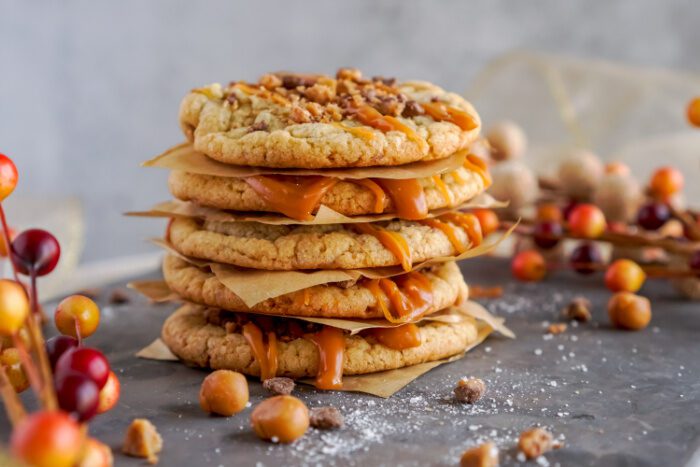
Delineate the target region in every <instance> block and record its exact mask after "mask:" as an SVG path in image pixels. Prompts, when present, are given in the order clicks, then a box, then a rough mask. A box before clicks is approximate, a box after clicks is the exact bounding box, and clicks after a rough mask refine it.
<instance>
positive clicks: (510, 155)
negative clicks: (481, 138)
mask: <svg viewBox="0 0 700 467" xmlns="http://www.w3.org/2000/svg"><path fill="white" fill-rule="evenodd" d="M486 139H487V140H488V142H489V145H490V146H491V157H492V158H493V159H494V160H497V161H504V160H509V159H516V158H518V157H521V156H522V155H523V154H524V153H525V150H526V148H527V137H526V136H525V132H524V131H523V129H522V128H520V126H519V125H517V124H516V123H515V122H511V121H502V122H498V123H496V124H495V125H494V126H492V127H491V128H490V129H489V131H488V132H487V133H486Z"/></svg>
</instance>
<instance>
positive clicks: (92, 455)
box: [75, 438, 114, 467]
mask: <svg viewBox="0 0 700 467" xmlns="http://www.w3.org/2000/svg"><path fill="white" fill-rule="evenodd" d="M113 463H114V458H113V457H112V449H111V448H110V447H109V446H107V445H106V444H104V443H103V442H101V441H98V440H96V439H95V438H88V439H87V440H85V446H84V448H83V452H82V454H81V455H80V460H79V461H78V463H77V464H76V465H75V467H112V465H113Z"/></svg>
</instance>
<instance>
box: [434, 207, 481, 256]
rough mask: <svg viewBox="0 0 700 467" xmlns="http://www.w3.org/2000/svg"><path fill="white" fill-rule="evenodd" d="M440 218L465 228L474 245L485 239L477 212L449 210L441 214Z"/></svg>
mask: <svg viewBox="0 0 700 467" xmlns="http://www.w3.org/2000/svg"><path fill="white" fill-rule="evenodd" d="M440 219H443V220H445V221H447V222H451V223H453V224H456V225H458V226H459V227H460V228H461V229H462V230H464V232H465V233H466V234H467V238H468V239H469V243H470V244H471V246H472V247H475V246H479V245H481V242H482V241H483V240H484V234H483V232H482V230H481V223H480V222H479V218H478V217H476V215H475V214H472V213H470V212H447V213H445V214H443V215H441V216H440Z"/></svg>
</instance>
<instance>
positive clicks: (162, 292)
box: [126, 280, 180, 303]
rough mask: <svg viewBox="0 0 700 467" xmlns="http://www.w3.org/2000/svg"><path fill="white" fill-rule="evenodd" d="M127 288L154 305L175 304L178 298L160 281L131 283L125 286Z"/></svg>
mask: <svg viewBox="0 0 700 467" xmlns="http://www.w3.org/2000/svg"><path fill="white" fill-rule="evenodd" d="M126 286H127V288H129V289H132V290H135V291H137V292H139V293H140V294H141V295H143V296H144V297H146V298H148V299H149V300H150V301H152V302H155V303H164V302H175V301H179V300H180V296H179V295H178V294H176V293H175V292H173V291H172V290H170V287H168V284H166V283H165V281H162V280H152V281H133V282H129V283H128V284H126Z"/></svg>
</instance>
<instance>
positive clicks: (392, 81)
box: [372, 76, 396, 86]
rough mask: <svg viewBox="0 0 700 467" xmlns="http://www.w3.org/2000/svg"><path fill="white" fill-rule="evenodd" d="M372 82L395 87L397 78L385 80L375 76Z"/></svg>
mask: <svg viewBox="0 0 700 467" xmlns="http://www.w3.org/2000/svg"><path fill="white" fill-rule="evenodd" d="M372 81H379V82H380V83H382V84H384V85H386V86H394V85H395V84H396V78H385V77H384V76H373V77H372Z"/></svg>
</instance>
